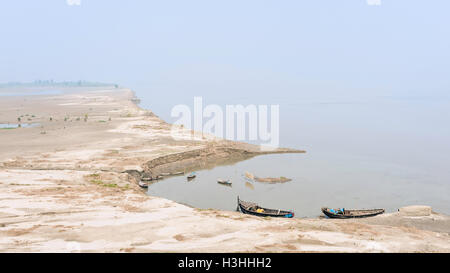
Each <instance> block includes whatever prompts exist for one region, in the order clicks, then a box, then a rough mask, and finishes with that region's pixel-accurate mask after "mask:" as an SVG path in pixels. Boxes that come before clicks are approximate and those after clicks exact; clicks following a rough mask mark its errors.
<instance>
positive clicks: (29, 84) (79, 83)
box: [0, 80, 119, 88]
mask: <svg viewBox="0 0 450 273" xmlns="http://www.w3.org/2000/svg"><path fill="white" fill-rule="evenodd" d="M52 86H59V87H77V86H83V87H96V86H114V87H115V88H118V87H119V85H117V84H115V83H102V82H90V81H63V82H55V81H53V80H36V81H33V82H8V83H0V88H5V87H52Z"/></svg>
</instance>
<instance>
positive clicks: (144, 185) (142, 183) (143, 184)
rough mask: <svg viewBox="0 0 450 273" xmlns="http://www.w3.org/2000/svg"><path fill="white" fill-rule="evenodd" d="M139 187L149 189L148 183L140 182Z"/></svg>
mask: <svg viewBox="0 0 450 273" xmlns="http://www.w3.org/2000/svg"><path fill="white" fill-rule="evenodd" d="M139 187H141V188H144V189H146V188H148V183H146V182H143V181H139Z"/></svg>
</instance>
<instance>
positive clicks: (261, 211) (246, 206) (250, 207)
mask: <svg viewBox="0 0 450 273" xmlns="http://www.w3.org/2000/svg"><path fill="white" fill-rule="evenodd" d="M237 201H238V208H239V209H240V210H241V211H242V213H245V214H251V215H256V216H262V217H266V216H269V217H285V218H292V217H294V212H293V211H287V210H280V209H267V208H263V207H260V206H258V204H256V203H251V202H245V201H243V200H240V199H239V196H238V198H237Z"/></svg>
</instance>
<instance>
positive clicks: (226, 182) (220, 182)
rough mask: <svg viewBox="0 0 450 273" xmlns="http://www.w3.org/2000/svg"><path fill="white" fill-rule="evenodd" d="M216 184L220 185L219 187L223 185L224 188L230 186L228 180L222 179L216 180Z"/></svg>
mask: <svg viewBox="0 0 450 273" xmlns="http://www.w3.org/2000/svg"><path fill="white" fill-rule="evenodd" d="M217 183H219V184H221V185H225V186H231V184H232V183H231V182H230V180H224V179H218V180H217Z"/></svg>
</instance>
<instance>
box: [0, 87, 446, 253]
mask: <svg viewBox="0 0 450 273" xmlns="http://www.w3.org/2000/svg"><path fill="white" fill-rule="evenodd" d="M67 91H68V92H66V93H62V94H58V95H43V96H28V97H0V123H8V122H9V123H15V122H17V118H18V117H21V121H22V122H33V123H39V126H37V127H33V128H19V129H0V147H1V148H0V251H3V252H29V251H31V252H38V251H46V252H68V251H75V252H77V251H83V252H84V251H86V252H89V251H95V252H121V251H123V252H130V251H131V252H133V251H134V252H151V251H159V252H161V251H163V252H184V251H186V252H203V251H208V252H209V251H227V252H233V251H259V252H266V251H282V252H291V251H293V252H302V251H308V252H309V251H314V252H315V251H332V252H335V251H338V252H341V251H352V252H450V236H449V233H450V217H448V216H445V215H441V214H436V213H432V214H430V215H428V216H420V217H414V216H403V215H400V214H398V213H395V214H386V215H381V216H377V217H374V218H371V219H363V220H351V221H342V220H330V219H293V220H285V219H282V220H279V219H269V220H268V219H261V218H256V217H252V216H246V215H242V214H240V213H237V212H225V211H216V210H199V209H195V208H190V207H186V206H184V205H181V204H177V203H175V202H172V201H169V200H165V199H162V198H156V197H149V196H147V195H146V194H145V193H144V192H143V191H142V190H141V189H140V188H139V187H138V186H137V185H136V178H137V176H136V173H138V174H139V175H146V176H158V175H159V174H161V173H165V172H175V171H180V170H183V171H184V170H186V171H189V170H195V169H198V168H211V167H213V166H214V165H215V164H227V163H230V162H233V161H239V160H243V159H247V158H250V157H252V156H256V155H259V154H261V151H260V150H259V149H258V147H256V146H253V145H249V144H244V143H236V142H229V141H223V140H213V139H209V138H200V140H197V141H193V140H189V139H188V138H186V139H185V140H182V141H180V140H178V141H175V140H173V139H172V138H171V137H170V125H169V124H167V123H165V122H164V121H162V120H160V119H159V118H158V117H157V116H155V115H154V114H153V113H152V112H150V111H147V110H144V109H141V108H139V107H138V106H136V105H135V104H134V103H133V101H132V100H133V98H134V95H133V93H132V92H131V91H130V90H127V89H108V88H105V89H102V88H95V89H93V90H90V91H84V92H82V91H79V90H76V92H75V91H73V90H70V89H69V90H67ZM85 120H86V121H85ZM188 133H189V132H186V134H188ZM277 152H295V151H291V150H288V149H285V150H280V151H277ZM132 170H134V171H135V172H130V171H132ZM125 171H129V173H130V174H129V173H124V172H125ZM174 190H176V189H174Z"/></svg>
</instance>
